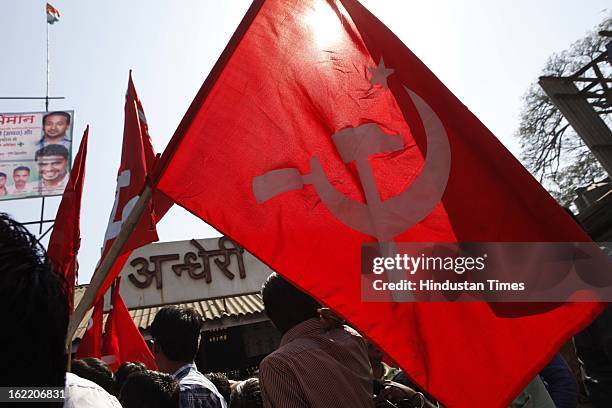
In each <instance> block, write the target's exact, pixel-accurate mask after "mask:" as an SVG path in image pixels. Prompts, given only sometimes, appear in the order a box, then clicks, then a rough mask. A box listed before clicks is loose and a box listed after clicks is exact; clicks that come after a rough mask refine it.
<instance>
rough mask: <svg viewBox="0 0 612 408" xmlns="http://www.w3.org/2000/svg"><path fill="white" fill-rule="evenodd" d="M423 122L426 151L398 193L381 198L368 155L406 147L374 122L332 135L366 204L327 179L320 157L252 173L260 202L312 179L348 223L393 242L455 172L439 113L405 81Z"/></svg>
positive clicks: (433, 202)
mask: <svg viewBox="0 0 612 408" xmlns="http://www.w3.org/2000/svg"><path fill="white" fill-rule="evenodd" d="M404 89H405V90H406V92H407V93H408V95H409V96H410V98H411V99H412V101H413V103H414V104H415V106H416V109H417V111H418V113H419V116H420V118H421V120H422V122H423V127H424V129H425V132H426V135H427V156H426V158H425V163H424V165H423V168H422V170H421V172H420V174H419V175H418V176H417V178H416V179H415V180H414V182H413V183H412V184H411V185H410V186H408V188H406V189H405V190H404V191H402V192H401V193H400V194H398V195H397V196H395V197H392V198H389V199H388V200H385V201H382V200H381V199H380V194H379V192H378V188H377V186H376V181H375V179H374V174H373V173H372V169H371V168H370V165H369V162H368V157H369V156H370V155H373V154H377V153H389V152H395V151H398V150H402V149H403V148H404V143H403V140H402V137H401V135H388V134H386V133H384V132H383V131H382V129H381V128H380V127H379V126H378V125H376V124H375V123H368V124H364V125H361V126H358V127H354V128H345V129H343V130H340V131H338V132H336V133H335V134H334V135H333V136H332V140H333V142H334V145H335V146H336V149H337V150H338V152H339V154H340V157H341V158H342V160H343V161H344V162H345V163H347V164H348V163H350V162H352V161H354V162H355V164H356V166H357V170H358V174H359V181H360V183H361V185H362V187H363V191H364V193H365V199H366V204H364V203H361V202H359V201H355V200H353V199H350V198H349V197H347V196H345V195H343V194H342V193H340V192H339V191H338V190H337V189H336V188H335V187H334V186H333V185H332V184H331V183H330V182H329V180H328V178H327V176H326V174H325V172H324V170H323V167H322V166H321V162H320V161H319V159H318V158H317V157H313V158H312V159H311V160H310V173H309V174H304V175H302V174H300V172H299V170H298V169H296V168H283V169H277V170H272V171H269V172H267V173H265V174H263V175H261V176H257V177H254V178H253V194H254V195H255V198H256V200H257V202H258V203H260V204H261V203H263V202H265V201H267V200H269V199H271V198H273V197H274V196H276V195H278V194H281V193H284V192H287V191H291V190H301V189H302V188H303V187H304V185H307V184H312V185H313V187H314V188H315V191H316V192H317V194H318V195H319V197H320V198H321V201H322V202H323V203H324V204H325V206H326V207H327V208H328V209H329V210H330V211H331V212H332V214H333V215H334V216H335V217H336V218H337V219H338V220H340V221H341V222H342V223H343V224H345V225H346V226H348V227H350V228H352V229H354V230H357V231H359V232H362V233H364V234H367V235H370V236H373V237H375V238H376V239H377V240H378V241H379V242H389V241H392V239H393V237H394V236H396V235H399V234H401V233H403V232H404V231H407V230H408V229H410V228H411V227H413V226H414V225H416V224H417V223H419V222H420V221H421V220H423V219H424V218H425V217H426V216H427V215H428V214H429V213H430V212H431V211H432V210H433V209H434V208H435V206H436V205H437V204H438V203H439V202H440V200H441V199H442V195H443V194H444V190H445V189H446V184H447V182H448V176H449V173H450V158H451V154H450V146H449V143H448V135H447V134H446V130H445V129H444V125H443V124H442V122H441V120H440V118H439V117H438V115H437V114H436V113H435V112H434V111H433V110H432V109H431V107H430V106H429V105H428V104H427V103H426V102H425V101H424V100H423V99H422V98H421V97H420V96H419V95H417V94H416V93H414V92H413V91H411V90H410V89H408V88H406V87H405V86H404Z"/></svg>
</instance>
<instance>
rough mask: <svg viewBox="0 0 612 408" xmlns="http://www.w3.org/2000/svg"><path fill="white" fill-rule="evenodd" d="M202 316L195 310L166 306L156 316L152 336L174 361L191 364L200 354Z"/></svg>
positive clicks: (152, 326)
mask: <svg viewBox="0 0 612 408" xmlns="http://www.w3.org/2000/svg"><path fill="white" fill-rule="evenodd" d="M201 327H202V316H200V314H199V313H198V312H197V311H196V310H195V309H193V308H191V307H189V308H180V307H177V306H166V307H163V308H161V309H160V310H159V311H158V312H157V314H156V315H155V319H153V323H152V324H151V336H152V337H153V340H154V341H155V343H156V344H157V345H158V346H159V347H161V351H162V352H163V353H164V355H165V356H166V357H167V358H168V359H169V360H172V361H183V362H191V361H193V360H194V359H195V356H196V354H197V352H198V344H199V340H200V328H201Z"/></svg>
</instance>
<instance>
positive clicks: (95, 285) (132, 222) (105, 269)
mask: <svg viewBox="0 0 612 408" xmlns="http://www.w3.org/2000/svg"><path fill="white" fill-rule="evenodd" d="M152 196H153V190H152V189H151V186H149V185H145V188H144V190H143V191H142V194H141V195H140V197H139V198H138V201H136V204H135V205H134V208H133V209H132V211H131V212H130V215H129V216H128V217H127V219H126V220H125V222H124V223H123V225H122V226H121V231H120V232H119V235H117V237H116V238H115V240H114V241H113V244H112V245H111V247H110V249H109V250H108V253H107V254H106V256H105V257H104V259H102V262H101V263H100V266H99V267H98V269H96V271H95V273H94V275H93V277H92V278H91V282H90V283H89V287H88V288H87V290H86V291H85V293H84V294H83V297H82V298H81V301H80V302H79V305H78V306H77V308H76V309H75V310H74V313H72V317H71V318H70V322H69V323H68V333H67V335H66V349H68V347H71V346H72V338H73V337H74V334H75V333H76V330H77V328H78V327H79V324H81V321H82V320H83V317H85V314H86V313H87V311H88V310H89V309H91V307H92V305H93V302H94V300H95V298H96V295H97V293H98V291H99V290H100V287H101V286H102V283H104V280H105V279H106V276H107V275H108V273H109V272H110V270H111V268H112V267H113V265H114V263H115V261H116V260H117V258H118V257H119V255H120V254H121V252H122V249H123V246H124V245H125V243H126V242H127V240H128V239H129V238H130V236H131V235H132V232H133V231H134V229H135V228H136V225H137V224H138V221H140V216H141V215H142V213H143V211H144V210H145V208H147V206H148V205H149V202H150V201H151V197H152Z"/></svg>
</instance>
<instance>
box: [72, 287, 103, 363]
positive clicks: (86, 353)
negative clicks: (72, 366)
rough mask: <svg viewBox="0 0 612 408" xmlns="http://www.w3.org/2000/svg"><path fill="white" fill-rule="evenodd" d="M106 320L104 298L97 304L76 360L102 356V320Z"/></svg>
mask: <svg viewBox="0 0 612 408" xmlns="http://www.w3.org/2000/svg"><path fill="white" fill-rule="evenodd" d="M103 318H104V298H101V299H100V300H98V302H96V305H95V306H94V309H93V313H92V314H91V317H90V318H89V321H88V322H87V330H85V334H84V335H83V338H82V339H81V342H80V343H79V348H78V349H77V351H76V354H75V355H74V357H75V358H85V357H96V358H100V357H101V356H102V320H103Z"/></svg>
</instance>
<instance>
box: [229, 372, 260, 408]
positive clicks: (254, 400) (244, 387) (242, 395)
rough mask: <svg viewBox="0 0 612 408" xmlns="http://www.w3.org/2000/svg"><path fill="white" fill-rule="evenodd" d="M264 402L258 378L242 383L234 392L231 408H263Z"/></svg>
mask: <svg viewBox="0 0 612 408" xmlns="http://www.w3.org/2000/svg"><path fill="white" fill-rule="evenodd" d="M261 407H263V400H262V398H261V389H260V388H259V380H258V379H257V378H248V379H246V380H244V381H241V382H240V383H239V384H238V386H236V389H235V390H234V391H233V392H232V397H231V398H230V404H229V408H261Z"/></svg>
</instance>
